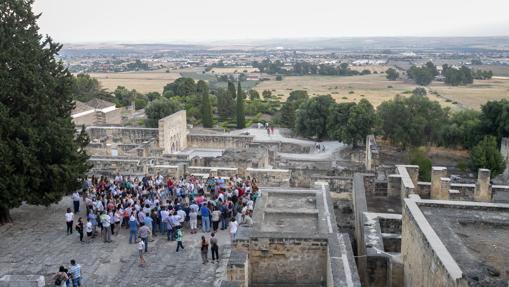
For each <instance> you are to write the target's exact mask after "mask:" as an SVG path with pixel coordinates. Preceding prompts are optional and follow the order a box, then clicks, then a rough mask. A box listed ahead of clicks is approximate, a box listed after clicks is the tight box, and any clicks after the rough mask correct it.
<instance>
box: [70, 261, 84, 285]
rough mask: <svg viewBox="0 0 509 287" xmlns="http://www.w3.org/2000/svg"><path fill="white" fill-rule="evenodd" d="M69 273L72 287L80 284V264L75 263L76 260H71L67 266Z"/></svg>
mask: <svg viewBox="0 0 509 287" xmlns="http://www.w3.org/2000/svg"><path fill="white" fill-rule="evenodd" d="M69 273H70V274H71V281H72V286H73V287H78V286H81V266H80V265H79V264H76V260H74V259H72V260H71V267H70V268H69Z"/></svg>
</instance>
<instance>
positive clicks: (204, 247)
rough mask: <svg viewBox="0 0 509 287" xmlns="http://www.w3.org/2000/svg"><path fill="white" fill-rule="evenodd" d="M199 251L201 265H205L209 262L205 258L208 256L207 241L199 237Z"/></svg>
mask: <svg viewBox="0 0 509 287" xmlns="http://www.w3.org/2000/svg"><path fill="white" fill-rule="evenodd" d="M200 250H201V260H202V263H203V264H205V263H207V262H209V259H208V258H207V257H208V254H209V243H208V242H207V239H205V236H202V237H201V247H200Z"/></svg>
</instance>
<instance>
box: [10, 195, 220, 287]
mask: <svg viewBox="0 0 509 287" xmlns="http://www.w3.org/2000/svg"><path fill="white" fill-rule="evenodd" d="M67 207H72V202H71V201H70V199H69V198H65V199H64V200H62V201H61V202H60V203H59V204H55V205H52V206H50V207H40V206H22V207H21V208H17V209H14V210H12V211H11V215H12V217H13V219H14V224H7V225H4V226H0V277H2V276H3V275H5V274H37V275H44V276H45V277H46V283H47V285H48V286H50V285H52V284H53V280H52V279H50V278H51V276H53V274H54V273H55V272H56V271H57V270H58V267H59V266H60V265H64V266H68V265H69V261H70V260H71V259H75V260H76V261H77V262H78V263H79V264H80V265H81V267H82V274H83V279H84V284H83V286H175V287H177V286H219V284H220V283H221V281H222V279H223V277H224V274H225V272H224V271H225V268H226V263H227V261H228V258H229V255H230V241H229V236H228V234H227V231H221V230H219V233H218V235H217V236H218V239H219V245H220V251H219V256H220V258H221V260H220V262H219V263H214V264H212V263H208V264H205V265H204V264H202V263H201V255H200V240H201V236H202V235H203V233H202V232H201V231H200V232H198V233H197V234H190V233H189V232H188V231H187V230H185V231H184V242H183V244H184V247H185V250H184V251H183V252H180V251H179V252H178V253H176V252H175V248H176V243H175V242H168V241H167V240H166V237H165V236H160V235H159V236H156V237H154V241H152V242H149V252H148V253H146V256H145V260H146V261H147V264H146V265H145V267H140V266H139V265H138V251H137V245H136V244H131V245H129V243H128V236H129V231H128V230H126V229H122V230H121V232H120V234H119V235H114V236H112V239H113V242H112V243H103V242H102V241H101V240H100V238H95V239H94V241H93V242H91V243H89V244H81V243H80V242H79V237H78V234H77V232H75V231H74V232H73V234H72V235H69V236H67V235H66V234H65V220H64V214H65V209H66V208H67ZM80 215H81V216H82V217H84V215H85V213H84V211H83V212H82V213H81V214H80ZM75 221H77V217H75ZM85 237H86V235H85ZM209 237H210V236H209V234H207V238H209ZM209 257H210V252H209Z"/></svg>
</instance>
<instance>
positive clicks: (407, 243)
mask: <svg viewBox="0 0 509 287" xmlns="http://www.w3.org/2000/svg"><path fill="white" fill-rule="evenodd" d="M402 239H403V240H402V243H401V254H402V259H403V264H404V286H408V287H413V286H422V287H436V286H443V287H466V286H468V283H467V281H466V280H465V279H463V278H462V272H461V270H460V268H459V266H458V265H457V264H456V262H455V261H454V259H453V258H452V256H451V255H450V254H449V252H448V251H447V248H446V247H445V246H444V244H443V243H442V241H441V240H440V238H439V237H438V236H437V235H436V233H435V232H434V231H433V229H432V227H431V226H430V225H429V223H428V222H427V220H426V218H425V217H424V215H423V214H422V212H421V211H420V210H419V208H418V206H417V204H416V203H415V201H413V200H412V199H405V206H404V209H403V227H402Z"/></svg>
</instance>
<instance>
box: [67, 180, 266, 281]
mask: <svg viewBox="0 0 509 287" xmlns="http://www.w3.org/2000/svg"><path fill="white" fill-rule="evenodd" d="M260 196H261V192H260V190H259V189H258V187H257V185H256V179H254V178H250V177H247V178H241V177H239V176H233V177H230V178H224V177H208V178H200V177H196V176H193V175H186V176H182V177H180V178H175V177H164V176H162V175H161V174H159V173H158V174H157V175H155V176H149V175H145V176H143V177H141V178H140V177H132V176H122V175H120V174H119V175H117V176H115V178H111V179H109V178H107V177H95V176H92V177H91V178H89V179H88V180H86V181H85V182H84V185H83V189H82V190H81V191H76V192H74V193H73V194H72V196H71V197H72V200H73V209H74V210H72V209H71V208H68V209H67V212H66V214H65V220H66V233H67V234H68V235H70V234H72V233H73V230H75V231H76V232H77V233H78V234H79V239H80V242H82V243H84V244H85V243H89V242H91V241H94V240H102V241H103V242H105V243H111V242H113V241H112V236H114V235H118V234H119V233H120V232H123V231H122V229H126V230H129V244H136V245H137V250H138V254H139V262H140V265H142V266H143V265H144V264H145V258H144V256H143V254H144V253H145V252H147V251H148V250H149V242H150V239H151V237H154V236H165V237H166V239H167V240H168V241H176V250H175V251H176V252H180V251H183V250H184V249H185V247H184V244H183V237H184V233H186V232H188V233H191V234H195V233H197V232H199V229H201V232H203V233H204V235H203V236H202V237H201V243H200V250H201V254H202V263H203V264H206V263H208V262H209V260H208V253H209V250H210V252H211V255H212V262H219V243H218V240H217V236H216V235H217V233H218V232H220V230H225V231H226V230H227V232H228V234H229V236H230V239H231V240H234V239H235V237H236V234H237V230H238V228H239V225H243V224H245V225H252V224H253V219H252V212H253V209H254V205H255V202H256V199H257V198H259V197H260ZM82 204H84V207H85V209H86V216H84V217H80V216H79V214H80V210H81V208H82ZM82 213H83V212H81V214H82ZM75 217H78V219H77V221H75ZM126 233H127V231H126ZM209 233H210V234H209ZM85 235H86V236H85ZM99 238H100V239H99ZM61 269H65V268H64V267H63V266H62V268H61ZM70 269H71V268H70ZM59 273H60V274H62V273H65V272H63V271H59ZM66 274H67V279H66V280H63V279H65V278H63V279H62V280H61V281H60V282H61V284H62V286H64V284H66V285H67V286H70V283H72V286H80V280H78V281H75V280H74V279H73V278H74V277H73V275H72V273H66ZM60 277H63V276H60Z"/></svg>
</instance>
